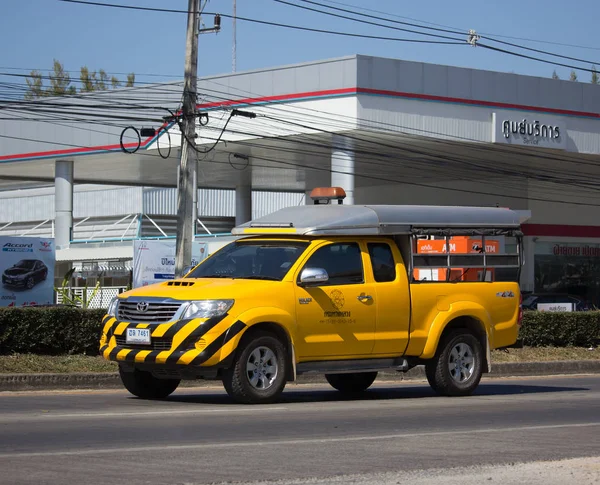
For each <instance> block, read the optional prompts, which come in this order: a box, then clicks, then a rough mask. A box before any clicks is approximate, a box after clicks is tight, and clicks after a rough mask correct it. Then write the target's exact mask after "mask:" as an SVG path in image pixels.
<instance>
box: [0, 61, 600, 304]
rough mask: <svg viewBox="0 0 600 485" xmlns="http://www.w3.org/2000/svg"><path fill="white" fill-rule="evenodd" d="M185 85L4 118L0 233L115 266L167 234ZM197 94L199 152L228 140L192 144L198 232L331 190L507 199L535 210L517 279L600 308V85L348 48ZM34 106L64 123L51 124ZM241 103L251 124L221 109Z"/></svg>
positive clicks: (458, 200) (86, 98)
mask: <svg viewBox="0 0 600 485" xmlns="http://www.w3.org/2000/svg"><path fill="white" fill-rule="evenodd" d="M181 90H182V84H181V83H166V84H159V85H152V86H147V87H141V88H133V89H121V90H118V91H113V92H109V93H104V94H98V93H94V94H93V95H81V96H78V97H77V98H75V99H76V102H75V101H74V99H73V98H71V99H69V100H68V106H66V105H65V106H64V107H62V108H61V103H65V102H66V101H65V99H55V100H48V99H44V100H41V101H37V102H32V104H31V105H30V106H28V105H19V107H18V108H17V107H16V106H15V107H14V109H13V110H12V112H15V113H16V115H15V118H14V120H2V121H0V140H1V145H0V188H2V189H5V190H6V192H4V193H2V194H0V197H2V198H1V199H0V200H1V201H2V203H1V208H0V234H24V233H27V234H35V233H40V234H41V233H43V234H51V233H52V232H49V231H53V233H54V235H55V237H56V241H57V246H58V247H59V248H60V249H59V251H58V253H57V254H58V259H59V260H62V261H71V262H74V263H75V264H80V265H81V264H82V263H83V262H85V261H92V260H102V261H106V263H105V264H108V261H111V260H113V261H121V262H125V261H126V260H127V258H128V255H130V254H131V252H128V251H131V249H130V248H131V238H135V237H149V236H159V235H160V236H163V237H164V234H163V233H165V234H167V235H169V236H171V235H173V234H174V233H173V227H174V225H173V224H174V217H175V205H174V200H175V195H174V189H173V187H175V185H176V180H177V163H178V149H179V146H180V134H179V131H178V129H177V125H173V124H169V125H165V126H163V124H162V118H163V116H164V115H165V113H167V110H166V109H165V108H168V109H171V110H176V109H178V103H179V100H180V99H181ZM198 93H199V96H200V101H199V110H200V112H201V113H204V114H205V115H208V118H206V117H203V118H202V119H201V120H202V126H200V125H199V126H198V136H199V138H198V142H199V143H200V147H201V149H206V148H208V147H210V146H211V145H213V143H214V141H215V140H216V139H218V138H219V136H220V143H218V144H217V146H216V148H215V149H214V150H213V151H211V152H209V153H207V154H200V155H199V162H198V163H199V176H198V187H199V188H200V190H199V192H198V194H199V195H198V219H199V220H200V222H201V223H198V224H197V228H196V230H197V232H198V233H202V232H206V229H208V230H209V231H211V232H223V231H225V232H226V231H227V230H228V229H229V228H230V227H231V226H232V225H233V224H234V217H235V219H236V220H237V222H238V223H239V222H243V221H245V220H247V219H249V218H250V217H252V216H256V215H259V214H263V213H266V212H268V211H270V210H271V209H273V210H274V209H277V208H279V207H282V206H285V205H291V204H297V203H303V199H302V195H303V194H304V193H306V192H308V191H310V190H311V189H312V188H314V187H315V186H324V185H338V186H342V187H344V188H345V189H346V191H347V192H348V194H349V198H348V200H347V202H348V203H352V202H354V203H357V204H360V203H370V204H378V203H391V204H442V205H452V204H456V205H478V206H496V205H499V206H502V207H510V208H513V209H517V210H524V211H530V212H531V218H530V219H529V220H528V222H527V223H526V224H525V226H524V232H525V234H526V238H525V247H526V266H525V270H524V272H523V275H522V281H521V283H522V287H523V288H524V289H525V290H529V291H533V290H535V291H560V292H569V293H576V294H580V295H581V296H584V297H586V298H589V299H590V300H593V301H594V302H596V303H600V224H598V223H597V212H598V206H599V205H600V198H599V197H598V182H597V179H598V174H599V173H600V169H599V168H598V166H599V164H600V114H599V113H600V87H598V86H595V85H591V84H584V83H575V82H570V81H560V80H554V79H543V78H536V77H530V76H519V75H515V74H506V73H498V72H487V71H478V70H473V69H463V68H455V67H449V66H440V65H430V64H423V63H416V62H406V61H401V60H393V59H382V58H374V57H365V56H352V57H346V58H341V59H333V60H324V61H318V62H312V63H306V64H301V65H294V66H283V67H277V68H273V69H264V70H258V71H252V72H244V73H235V74H229V75H224V76H213V77H210V78H204V79H201V80H200V81H199V83H198ZM44 103H46V104H47V103H53V109H54V110H59V111H60V114H61V116H63V117H64V120H63V119H61V120H58V121H57V120H56V113H54V114H53V116H49V115H48V116H47V119H44V116H45V115H44V114H43V112H41V111H40V109H39V108H40V106H41V105H42V104H44ZM7 104H9V103H8V102H7V103H3V105H7ZM120 107H122V108H123V109H121V108H120ZM142 107H143V108H142ZM124 108H127V109H124ZM233 108H236V109H241V110H244V111H248V112H252V113H254V114H256V115H257V117H256V118H254V119H249V118H246V117H240V116H234V117H232V118H231V120H229V118H230V114H231V110H232V109H233ZM15 110H16V111H15ZM81 120H85V121H81ZM107 120H110V121H107ZM227 120H229V123H228V124H227V127H226V129H225V130H223V128H224V126H225V124H226V122H227ZM205 122H206V123H205ZM130 125H131V126H135V127H136V128H138V129H139V128H143V127H153V128H155V129H159V128H161V126H162V127H163V128H162V129H161V130H160V132H159V136H158V137H150V138H148V139H140V140H139V143H138V139H137V137H133V138H131V135H133V134H134V132H133V130H127V131H125V133H124V136H123V142H124V143H125V148H126V149H127V150H129V151H133V150H134V149H136V148H138V145H139V148H138V149H137V151H135V153H132V154H130V153H124V152H123V151H122V150H121V146H120V135H121V134H122V132H123V129H124V128H125V127H127V126H130ZM89 184H93V185H89ZM44 185H45V186H46V187H45V188H39V187H41V186H44ZM54 185H56V192H55V193H54V195H53V191H54V188H53V186H54ZM73 186H75V189H74V190H73ZM20 187H29V188H31V187H37V188H32V189H27V190H33V192H28V191H26V190H24V189H23V190H19V191H17V189H18V188H20ZM148 187H154V188H148ZM222 191H225V192H222ZM275 192H279V193H278V194H276V193H275ZM225 194H226V195H225ZM72 201H73V202H72ZM202 225H204V226H206V227H202ZM3 226H4V227H3ZM44 231H46V232H44ZM161 231H162V232H161ZM113 238H116V239H117V240H116V241H115V240H113ZM82 241H85V242H82ZM125 266H126V265H125Z"/></svg>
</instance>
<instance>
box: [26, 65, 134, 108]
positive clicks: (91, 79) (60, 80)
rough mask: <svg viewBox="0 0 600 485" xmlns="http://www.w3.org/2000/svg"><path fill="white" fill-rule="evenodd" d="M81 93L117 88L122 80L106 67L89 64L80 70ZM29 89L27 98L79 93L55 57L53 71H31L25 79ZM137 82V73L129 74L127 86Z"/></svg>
mask: <svg viewBox="0 0 600 485" xmlns="http://www.w3.org/2000/svg"><path fill="white" fill-rule="evenodd" d="M44 79H48V80H49V81H50V86H48V87H47V88H46V87H45V86H44ZM79 81H80V83H81V86H80V87H79V92H80V93H91V92H94V91H106V90H108V89H116V88H118V87H120V86H121V81H120V80H119V79H118V78H117V77H116V76H112V77H109V76H108V74H107V72H106V71H105V70H104V69H100V70H99V71H98V72H96V71H90V69H89V68H88V67H87V66H83V67H81V69H80V71H79ZM25 82H26V83H27V91H26V93H25V99H36V98H43V97H46V96H68V95H74V94H77V88H76V87H75V86H73V85H72V84H71V77H70V76H69V73H68V72H67V71H65V69H64V66H63V65H62V64H61V63H60V62H59V61H57V60H56V59H54V65H53V68H52V72H50V73H49V74H48V76H44V75H43V74H42V73H41V72H40V71H38V70H35V71H31V73H30V74H29V77H27V78H26V79H25ZM134 84H135V74H134V73H130V74H128V75H127V83H126V87H129V88H131V87H133V86H134Z"/></svg>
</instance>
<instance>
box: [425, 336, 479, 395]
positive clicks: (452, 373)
mask: <svg viewBox="0 0 600 485" xmlns="http://www.w3.org/2000/svg"><path fill="white" fill-rule="evenodd" d="M482 374H483V350H482V348H481V344H480V343H479V340H477V338H476V337H475V336H474V335H473V334H471V333H469V332H468V331H465V330H455V331H453V332H451V333H450V334H448V335H447V337H446V338H444V339H443V341H442V342H440V346H439V348H438V350H437V352H436V354H435V357H434V358H433V359H432V360H431V361H430V362H428V363H427V364H426V366H425V375H426V376H427V380H428V381H429V384H430V385H431V387H432V388H433V390H434V391H436V392H437V393H438V394H441V395H443V396H467V395H469V394H471V393H472V392H473V391H474V390H475V388H476V387H477V386H478V384H479V381H480V380H481V375H482Z"/></svg>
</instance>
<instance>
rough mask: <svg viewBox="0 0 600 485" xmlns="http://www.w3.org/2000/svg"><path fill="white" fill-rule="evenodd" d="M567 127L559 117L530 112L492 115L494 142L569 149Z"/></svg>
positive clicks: (504, 112)
mask: <svg viewBox="0 0 600 485" xmlns="http://www.w3.org/2000/svg"><path fill="white" fill-rule="evenodd" d="M567 141H568V135H567V126H566V123H565V121H564V120H563V119H562V118H560V117H558V116H547V115H545V114H544V113H535V112H530V111H523V112H520V111H497V112H495V113H492V142H493V143H505V144H508V145H522V146H531V147H539V148H556V149H560V150H566V148H567Z"/></svg>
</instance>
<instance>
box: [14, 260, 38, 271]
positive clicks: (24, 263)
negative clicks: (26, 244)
mask: <svg viewBox="0 0 600 485" xmlns="http://www.w3.org/2000/svg"><path fill="white" fill-rule="evenodd" d="M34 265H35V259H22V260H21V261H19V262H18V263H17V264H15V268H23V269H33V266H34Z"/></svg>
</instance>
